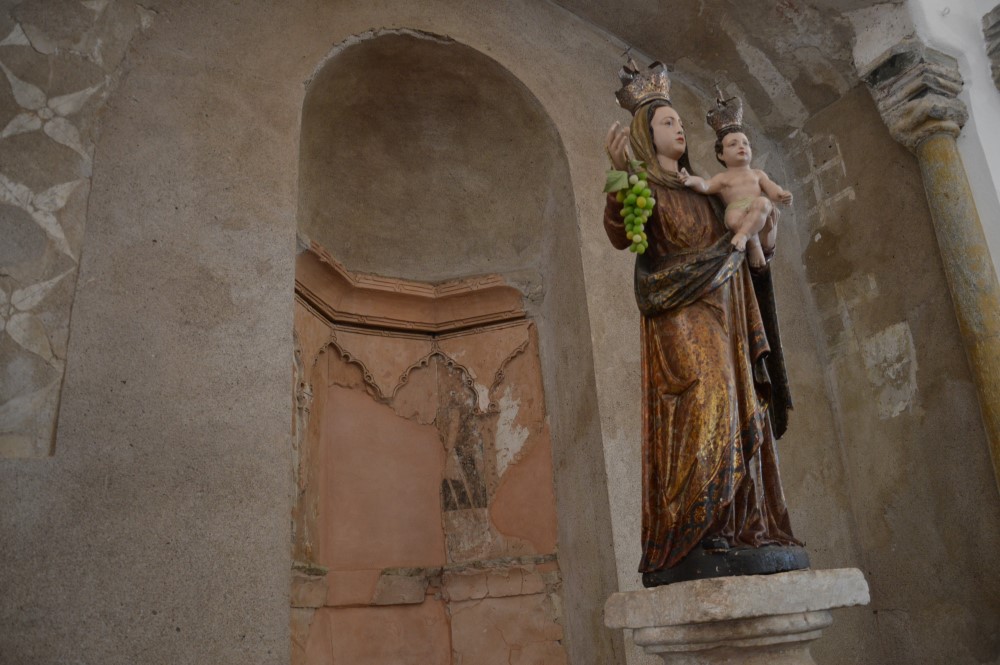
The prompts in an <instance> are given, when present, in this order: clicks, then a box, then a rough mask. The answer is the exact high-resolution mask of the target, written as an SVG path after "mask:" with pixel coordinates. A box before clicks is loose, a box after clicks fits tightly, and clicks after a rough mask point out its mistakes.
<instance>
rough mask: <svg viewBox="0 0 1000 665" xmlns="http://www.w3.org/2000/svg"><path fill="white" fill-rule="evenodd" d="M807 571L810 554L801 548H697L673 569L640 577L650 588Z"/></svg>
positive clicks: (643, 584) (644, 584) (643, 583)
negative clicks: (734, 576) (721, 578)
mask: <svg viewBox="0 0 1000 665" xmlns="http://www.w3.org/2000/svg"><path fill="white" fill-rule="evenodd" d="M808 567H809V554H808V553H807V552H806V550H805V548H802V547H797V546H780V545H767V546H765V547H732V548H730V549H728V550H711V549H705V548H704V547H702V546H701V545H699V546H698V547H696V548H695V549H693V550H691V553H690V554H688V555H687V556H686V557H684V558H683V559H681V561H680V563H678V564H677V565H676V566H674V567H673V568H664V569H663V570H657V571H654V572H652V573H643V574H642V586H644V587H646V588H649V587H654V586H660V585H661V584H673V583H674V582H686V581H688V580H703V579H707V578H711V577H731V576H733V575H772V574H774V573H787V572H790V571H793V570H804V569H806V568H808Z"/></svg>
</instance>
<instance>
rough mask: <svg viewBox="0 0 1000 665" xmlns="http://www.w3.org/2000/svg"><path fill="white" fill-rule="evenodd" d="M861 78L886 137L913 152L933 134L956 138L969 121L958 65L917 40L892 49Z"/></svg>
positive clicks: (947, 56)
mask: <svg viewBox="0 0 1000 665" xmlns="http://www.w3.org/2000/svg"><path fill="white" fill-rule="evenodd" d="M861 74H862V78H863V79H864V81H865V83H867V84H868V88H869V89H870V90H871V93H872V97H874V98H875V103H876V105H878V110H879V112H880V113H881V114H882V119H883V120H884V121H885V124H886V126H887V127H888V128H889V133H890V134H891V135H892V137H893V138H894V139H896V140H897V141H899V142H900V143H902V144H903V145H904V146H906V147H907V148H908V149H910V150H912V151H916V149H917V146H918V145H920V143H921V142H922V141H923V140H924V139H926V138H928V137H930V136H933V135H934V134H939V133H944V134H949V135H950V136H952V138H954V137H957V136H958V135H959V133H960V132H961V131H962V127H963V126H964V125H965V122H966V120H968V118H969V113H968V111H967V110H966V108H965V102H963V101H962V100H960V99H958V93H960V92H961V91H962V75H961V74H960V73H959V71H958V61H957V60H955V59H954V58H952V57H951V56H949V55H946V54H944V53H941V52H940V51H935V50H934V49H931V48H928V47H927V46H925V45H924V44H923V43H921V42H919V41H917V40H913V39H908V40H904V41H902V42H900V43H899V44H897V45H896V46H893V47H892V48H891V49H889V50H888V51H886V52H885V53H883V54H882V55H881V56H880V57H879V58H877V59H875V60H874V61H873V62H872V63H871V64H870V65H869V67H868V69H867V71H865V72H862V73H861Z"/></svg>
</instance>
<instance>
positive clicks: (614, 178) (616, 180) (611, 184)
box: [604, 169, 629, 193]
mask: <svg viewBox="0 0 1000 665" xmlns="http://www.w3.org/2000/svg"><path fill="white" fill-rule="evenodd" d="M628 186H629V184H628V173H627V172H626V171H616V170H614V169H609V170H608V180H607V182H606V183H605V184H604V191H605V192H609V193H610V192H617V191H620V190H623V189H625V188H626V187H628Z"/></svg>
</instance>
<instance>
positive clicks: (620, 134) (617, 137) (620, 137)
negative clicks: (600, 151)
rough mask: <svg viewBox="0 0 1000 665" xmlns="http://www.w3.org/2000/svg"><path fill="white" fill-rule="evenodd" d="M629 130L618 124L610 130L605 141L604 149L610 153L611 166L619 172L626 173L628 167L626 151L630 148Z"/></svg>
mask: <svg viewBox="0 0 1000 665" xmlns="http://www.w3.org/2000/svg"><path fill="white" fill-rule="evenodd" d="M628 139H629V130H628V128H627V127H622V126H621V123H619V122H616V123H615V124H613V125H611V128H610V129H609V130H608V136H607V138H606V139H605V141H604V148H605V150H607V152H608V158H609V159H610V160H611V165H612V166H613V167H614V168H616V169H617V170H619V171H624V170H625V167H626V166H627V165H628V157H627V156H626V153H625V151H626V149H627V148H628Z"/></svg>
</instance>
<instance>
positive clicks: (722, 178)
mask: <svg viewBox="0 0 1000 665" xmlns="http://www.w3.org/2000/svg"><path fill="white" fill-rule="evenodd" d="M742 106H743V105H742V103H741V102H740V100H739V99H738V98H735V97H734V98H732V99H729V100H725V101H723V100H722V99H721V96H720V99H719V101H718V103H717V106H716V108H715V109H713V110H712V111H709V113H708V123H709V124H710V125H712V128H713V129H715V130H716V136H717V137H718V140H717V141H716V142H715V158H716V159H718V160H719V162H720V163H721V164H722V165H723V166H725V167H726V170H725V171H723V172H722V173H719V174H718V175H715V176H712V177H711V178H710V179H708V180H705V179H704V178H699V177H698V176H693V175H690V174H689V173H688V172H687V171H686V170H685V169H681V171H680V173H679V176H680V180H681V183H683V184H684V186H686V187H690V188H691V189H694V190H695V191H698V192H701V193H703V194H719V195H720V196H721V197H722V200H723V202H724V203H725V204H726V216H725V223H726V227H727V228H728V229H729V230H730V231H732V232H733V245H734V246H735V247H736V249H738V250H740V251H744V250H745V251H746V253H747V260H748V261H749V262H750V265H751V266H752V267H754V268H761V267H763V266H764V265H765V263H766V260H765V258H764V251H763V249H762V248H761V242H760V234H763V235H764V237H765V238H767V239H768V240H767V244H768V245H769V248H770V247H773V246H774V236H775V231H776V229H775V222H776V221H777V215H776V214H775V210H774V206H773V204H772V201H773V202H775V203H783V204H786V205H787V204H790V203H791V202H792V194H791V192H788V191H787V190H785V189H782V188H781V187H779V186H778V185H777V184H775V182H774V181H773V180H771V179H770V178H769V177H768V176H767V174H766V173H764V172H763V171H761V170H760V169H753V168H750V160H751V157H752V155H753V153H752V151H751V149H750V140H749V139H748V138H747V135H746V134H745V133H744V131H743V125H742V121H743V108H742Z"/></svg>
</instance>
